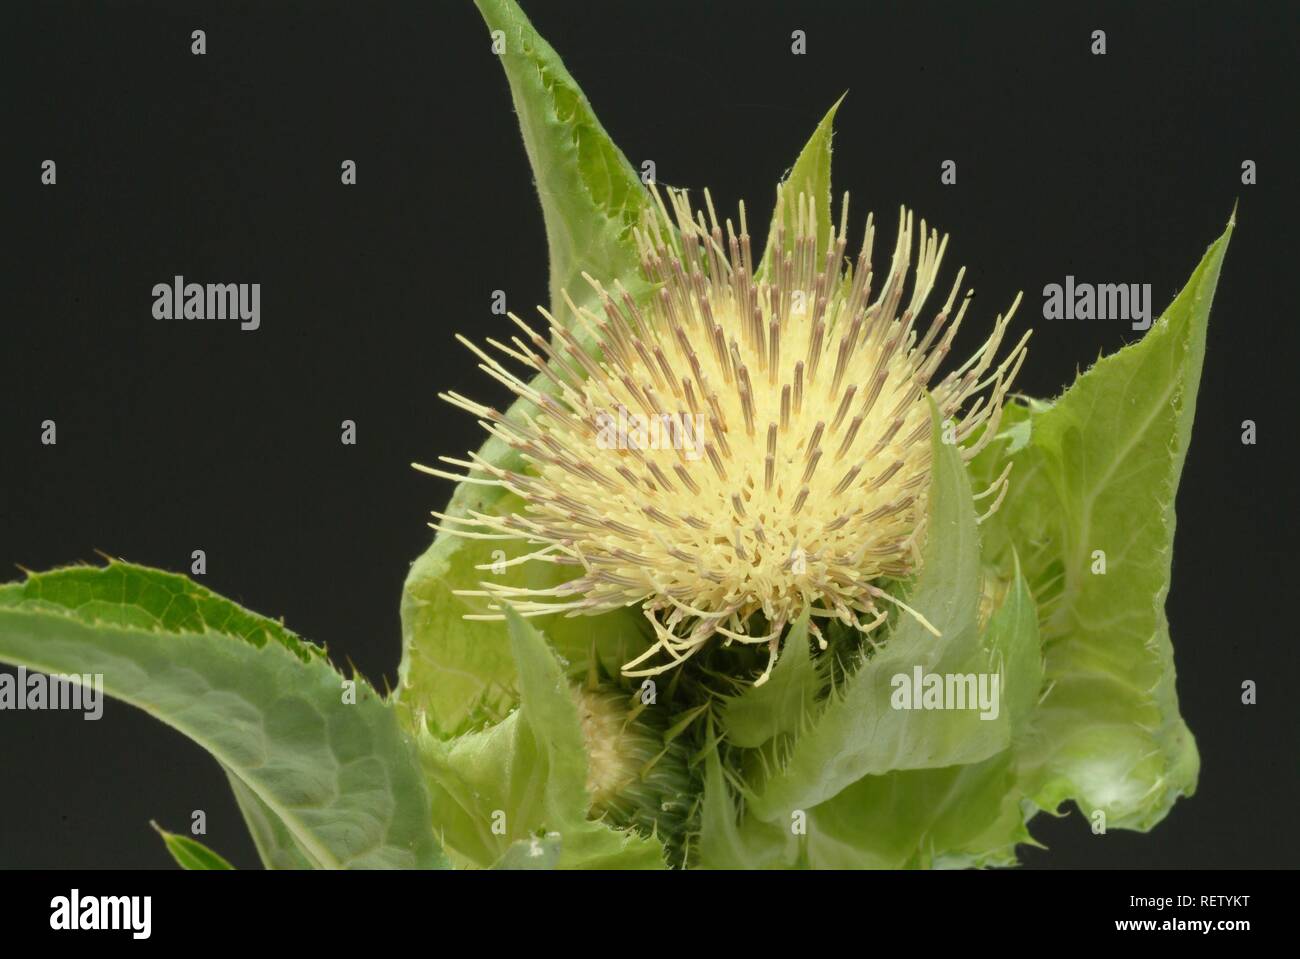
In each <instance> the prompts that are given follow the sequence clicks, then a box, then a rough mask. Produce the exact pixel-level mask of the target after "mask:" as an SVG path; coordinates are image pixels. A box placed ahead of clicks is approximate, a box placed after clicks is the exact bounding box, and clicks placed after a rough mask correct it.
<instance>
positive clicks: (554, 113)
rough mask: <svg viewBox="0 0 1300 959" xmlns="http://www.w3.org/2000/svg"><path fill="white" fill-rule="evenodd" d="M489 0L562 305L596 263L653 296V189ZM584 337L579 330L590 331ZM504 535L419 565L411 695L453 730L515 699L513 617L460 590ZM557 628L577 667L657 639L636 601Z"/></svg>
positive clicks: (403, 693)
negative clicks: (487, 616)
mask: <svg viewBox="0 0 1300 959" xmlns="http://www.w3.org/2000/svg"><path fill="white" fill-rule="evenodd" d="M478 6H479V10H480V12H481V13H482V14H483V18H484V20H485V21H486V22H487V25H488V28H489V30H490V31H497V30H500V31H501V33H502V37H503V39H504V41H505V52H504V53H503V54H501V55H500V56H501V63H502V66H503V67H504V68H505V72H506V78H507V80H508V81H509V84H510V92H511V96H512V97H513V98H514V103H515V111H516V113H517V114H518V116H519V125H520V128H521V131H522V133H523V139H524V146H525V148H526V150H527V153H528V158H529V161H530V163H531V164H532V168H533V175H534V177H535V179H536V182H537V190H538V194H539V196H540V197H541V203H542V215H543V218H544V219H545V222H546V236H547V242H548V245H549V247H550V299H551V313H552V314H553V315H554V316H555V317H556V319H557V320H560V321H561V322H566V317H567V314H568V308H567V307H566V306H565V303H564V299H563V296H562V291H564V290H567V291H568V292H569V294H570V296H572V298H573V300H574V302H575V303H578V304H584V303H586V302H589V301H590V299H591V298H592V296H593V294H592V291H591V288H590V287H589V286H588V284H587V282H586V281H585V280H583V279H582V276H581V274H582V272H583V271H586V272H588V273H590V274H592V276H594V277H596V278H597V279H599V280H600V281H601V282H602V283H604V284H606V285H607V286H612V285H613V284H614V282H615V281H620V282H622V284H623V285H624V286H625V287H626V288H627V289H628V291H629V292H631V293H632V294H633V295H634V296H642V295H644V293H645V292H646V290H647V289H648V286H647V284H645V283H644V281H642V279H641V277H640V272H639V260H638V257H637V253H636V247H635V243H634V241H633V239H632V228H633V226H635V225H636V224H638V223H639V222H640V221H641V218H642V216H643V214H644V213H645V211H647V210H648V209H649V206H650V203H651V200H650V195H649V192H648V191H647V190H646V189H645V187H644V186H643V185H642V183H641V181H640V179H639V178H638V177H637V175H636V172H635V171H634V170H633V169H632V167H631V165H630V164H629V163H628V162H627V159H626V158H625V157H624V156H623V154H622V153H621V152H619V149H618V148H617V147H616V146H615V145H614V143H613V141H612V140H610V138H609V136H608V134H606V133H605V130H604V128H603V127H602V126H601V125H600V122H599V120H598V119H597V118H596V115H595V113H594V112H593V111H592V108H591V104H590V103H589V102H588V101H587V98H586V96H584V95H583V93H582V90H581V89H580V88H579V87H578V85H577V83H576V82H575V81H574V79H573V77H572V76H570V75H569V73H568V71H567V70H566V69H565V68H564V64H563V63H562V62H561V61H560V58H559V56H558V55H557V54H556V53H555V51H554V50H553V49H551V47H550V45H549V44H547V43H546V41H545V40H543V39H542V38H541V37H540V36H539V35H538V34H537V32H536V31H535V30H534V29H533V27H532V25H531V24H530V23H529V22H528V19H527V18H526V17H525V16H524V14H523V12H522V11H521V10H520V9H519V6H518V4H516V3H514V2H512V0H478ZM585 336H586V334H585V333H580V334H579V338H580V339H585ZM531 386H532V388H534V389H537V390H540V391H542V392H544V393H548V394H550V393H551V392H552V391H553V390H554V388H555V387H554V384H553V383H552V382H551V381H550V380H549V379H547V378H546V377H545V376H543V375H540V374H539V375H538V376H537V377H535V378H534V380H533V381H532V383H531ZM524 411H532V412H535V410H532V407H531V404H529V403H528V402H527V401H525V400H522V399H521V400H518V401H516V402H515V404H514V405H513V406H512V407H511V409H510V411H509V412H508V413H507V415H509V416H512V417H518V416H519V415H521V413H522V412H524ZM479 455H480V456H482V457H483V459H485V460H486V461H488V462H490V463H492V464H494V465H497V466H501V467H503V468H509V469H521V468H522V467H523V461H522V459H521V458H520V457H519V455H518V453H517V452H515V451H514V450H512V449H510V447H509V446H507V445H506V444H505V443H503V442H502V441H501V440H499V439H497V438H495V437H493V438H491V439H489V440H488V441H487V442H486V443H484V445H483V447H482V449H480V450H479ZM521 505H522V504H521V503H520V502H519V500H518V498H517V497H514V496H511V495H508V494H505V493H503V491H501V490H500V489H499V488H497V487H491V486H483V485H479V484H473V483H461V484H460V485H459V486H458V487H457V488H456V491H455V492H454V494H453V495H452V499H451V503H450V504H449V505H448V507H447V509H446V512H447V513H448V514H450V515H452V516H457V517H464V516H467V515H468V514H469V513H470V512H472V511H478V512H482V513H491V514H494V515H504V514H506V513H508V512H511V511H514V510H517V509H519V508H520V507H521ZM498 547H500V548H504V549H505V551H506V553H507V554H508V555H509V556H514V555H517V554H518V553H520V552H523V549H522V543H506V544H502V543H498V542H493V541H475V540H466V539H461V538H458V537H454V536H447V535H439V536H438V537H437V538H436V539H435V540H434V542H433V544H432V545H431V546H430V547H429V549H428V550H427V551H426V552H425V553H424V555H423V556H421V557H420V558H419V559H418V560H417V561H416V562H415V563H414V565H413V566H412V567H411V570H410V573H409V575H408V576H407V579H406V584H405V586H404V587H403V591H402V664H401V667H400V670H399V692H398V695H399V697H400V698H401V699H402V701H403V702H405V703H407V704H409V705H411V706H412V707H414V708H415V709H417V710H420V711H422V712H424V713H425V714H426V715H427V716H428V717H429V718H431V719H432V720H433V721H434V722H435V724H436V725H437V726H438V727H439V728H440V729H441V730H457V729H462V728H465V727H466V726H467V725H469V724H472V723H473V722H474V721H475V719H476V718H477V717H478V716H479V715H481V713H482V712H483V711H484V710H486V711H488V712H492V711H502V710H504V709H506V708H508V707H509V705H510V702H509V699H508V697H507V696H506V695H505V693H504V691H505V690H507V689H509V688H510V687H511V686H513V685H514V680H515V677H514V672H513V666H512V661H511V656H510V643H509V640H508V638H507V636H506V629H505V625H504V623H502V622H466V621H464V620H463V619H462V617H463V615H464V614H465V613H467V612H477V611H481V610H476V609H472V608H470V604H469V603H467V602H466V601H465V600H464V599H463V598H462V597H459V596H456V595H454V591H455V590H458V589H476V588H478V586H479V583H480V582H481V581H482V580H483V579H484V578H485V576H486V575H487V574H485V573H484V572H483V571H481V570H476V569H475V568H474V567H475V566H476V565H484V564H488V563H491V562H492V559H493V556H492V553H493V550H494V549H496V548H498ZM573 573H574V571H573V570H572V569H571V568H570V569H565V568H563V567H558V566H548V565H546V564H541V563H528V564H524V565H523V566H514V567H508V568H507V570H506V572H505V573H504V574H503V575H501V576H500V577H499V578H498V579H497V581H498V582H500V583H503V584H506V585H519V586H530V587H539V588H540V587H544V586H552V585H555V584H556V583H558V582H562V581H563V580H565V579H569V578H571V577H572V575H573ZM547 632H548V634H549V635H550V637H551V640H552V642H553V643H555V644H556V647H557V648H558V649H559V650H560V651H561V653H562V654H563V655H564V657H565V658H566V659H567V660H568V661H569V663H570V665H571V668H572V670H573V671H574V672H575V673H576V672H581V671H585V669H586V667H587V665H588V663H589V660H590V656H591V651H592V649H593V648H596V649H597V651H598V656H599V658H600V662H601V664H602V665H603V666H604V667H605V668H606V669H613V670H617V668H618V666H620V665H621V664H622V663H624V662H627V661H628V660H629V659H631V658H633V657H634V656H635V655H636V652H637V651H639V650H640V649H641V648H643V647H644V646H645V639H644V631H643V624H642V622H641V618H640V614H639V613H638V612H637V611H636V610H618V611H615V612H612V613H608V614H605V615H604V616H601V617H593V618H586V617H583V618H579V619H561V618H560V617H555V618H553V619H551V620H550V621H549V622H548V623H547ZM624 651H627V655H625V656H624V655H623V652H624ZM620 657H622V658H620ZM615 660H617V662H615Z"/></svg>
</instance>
